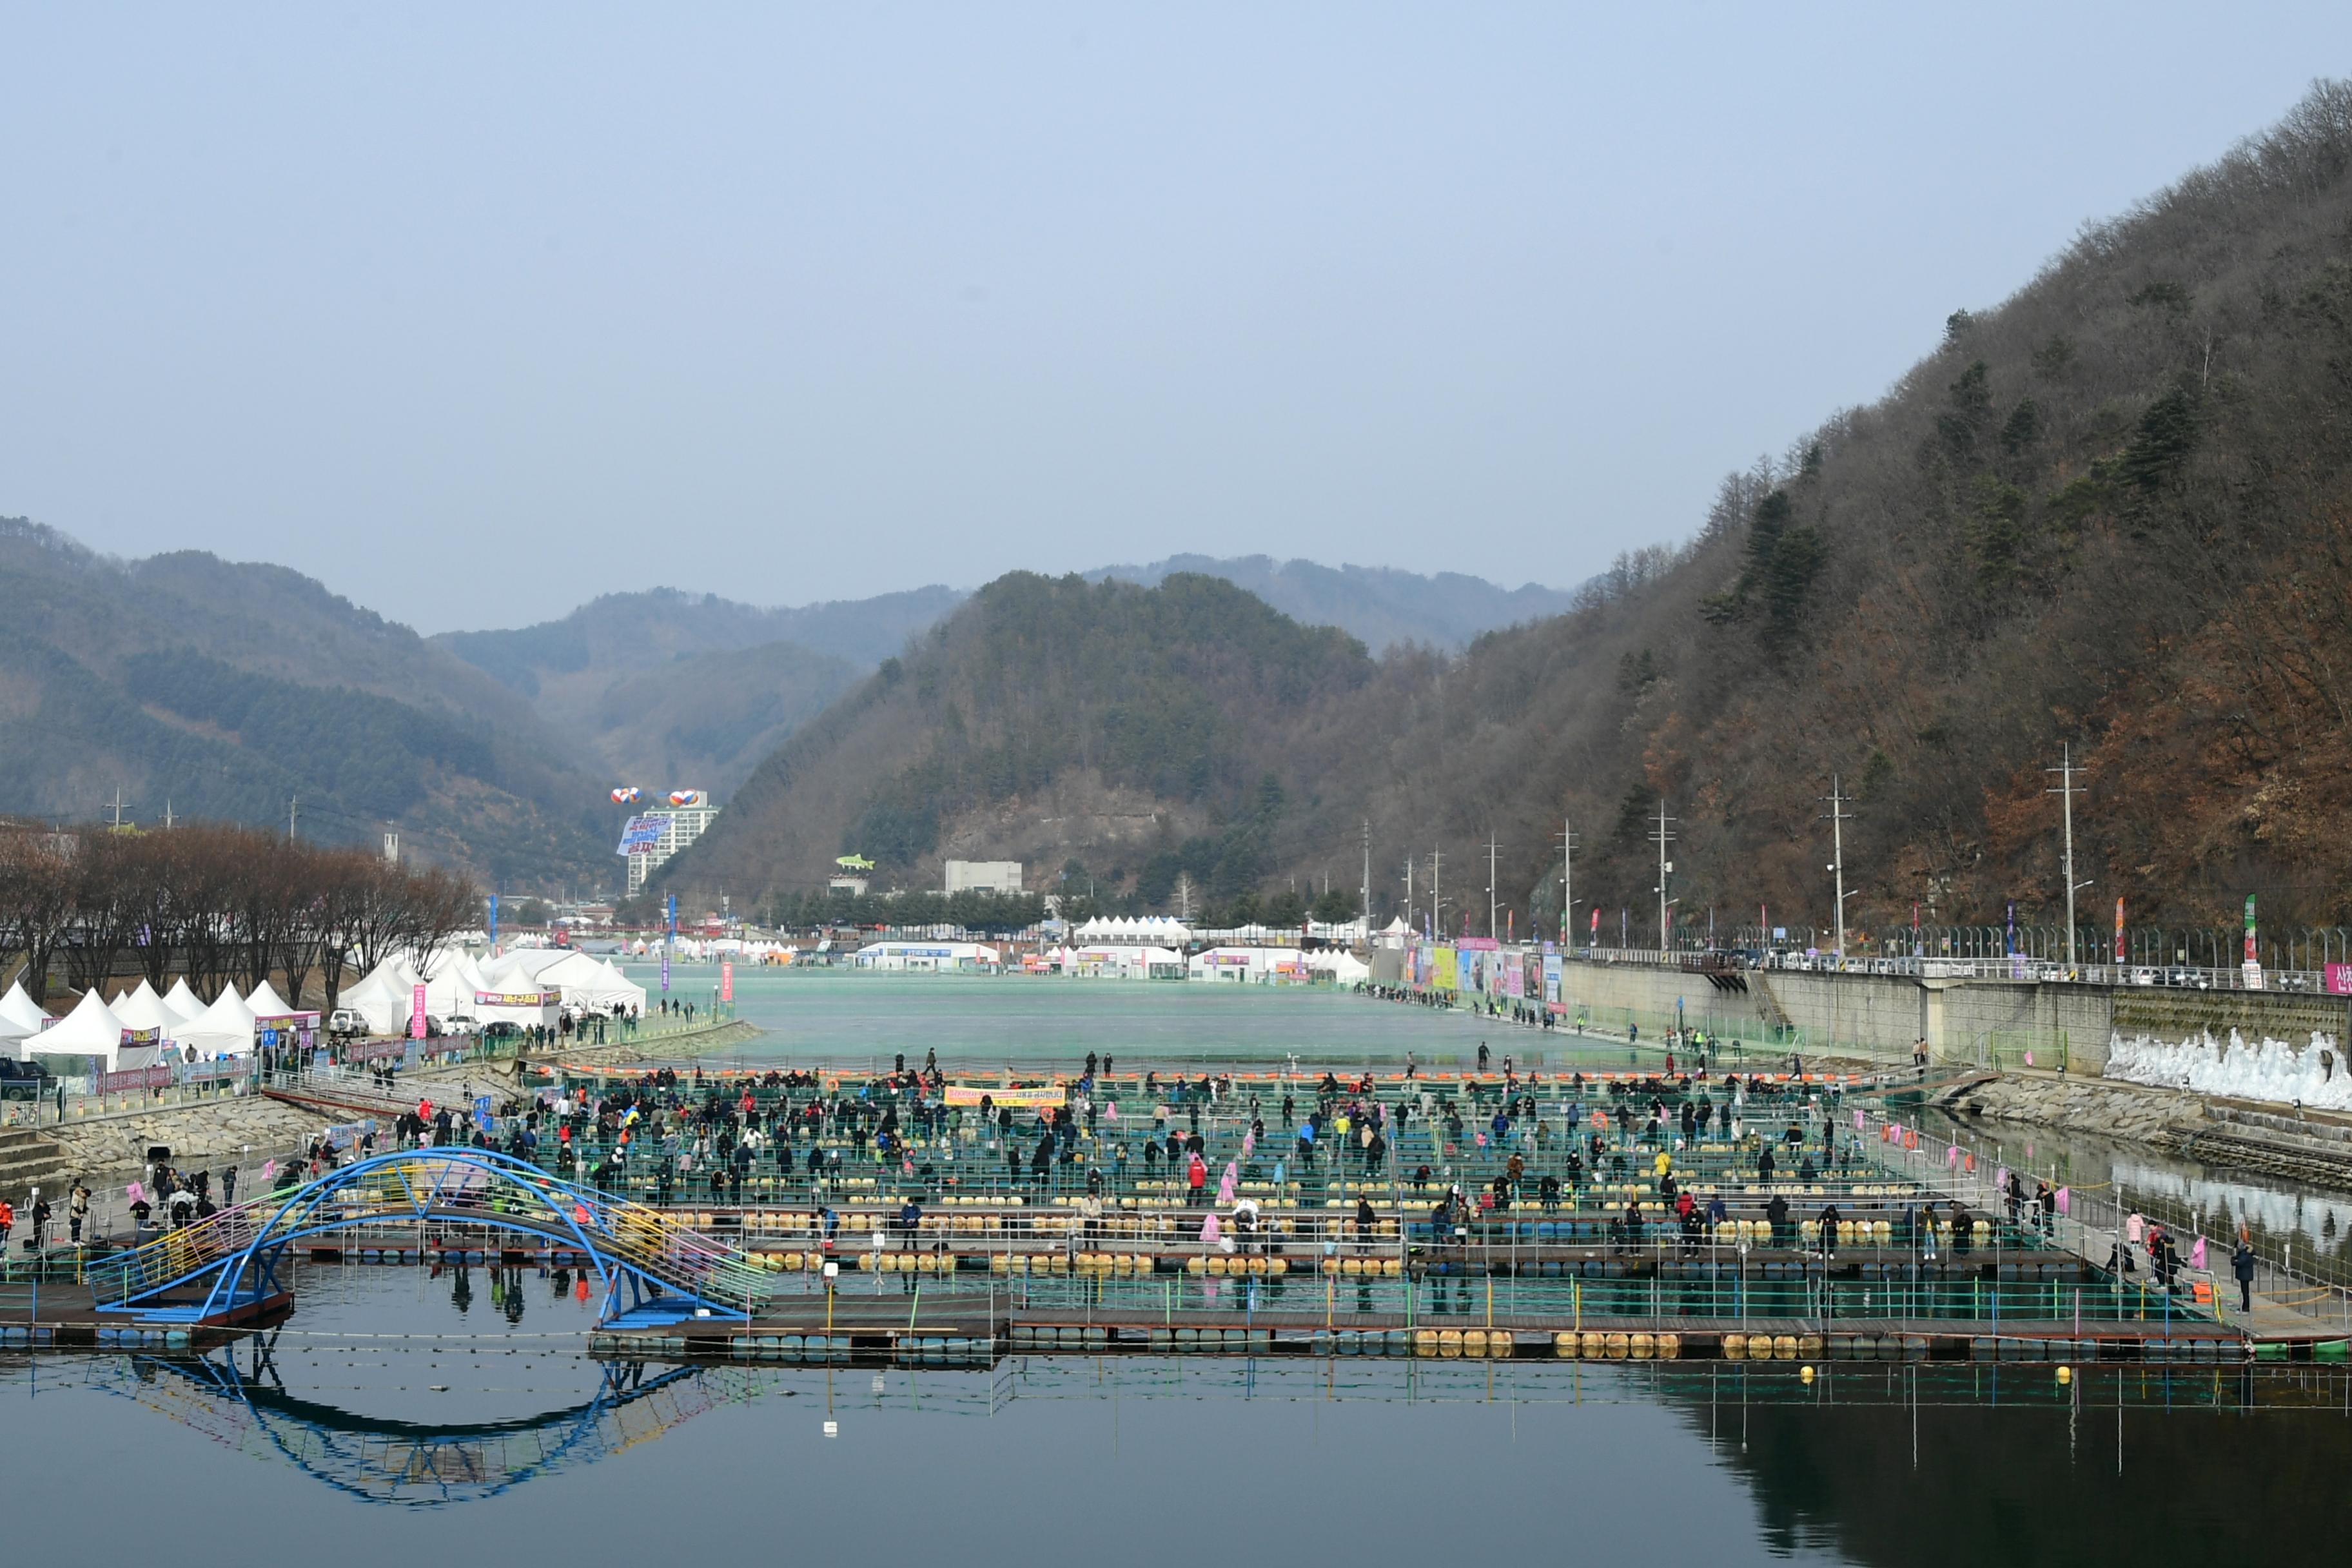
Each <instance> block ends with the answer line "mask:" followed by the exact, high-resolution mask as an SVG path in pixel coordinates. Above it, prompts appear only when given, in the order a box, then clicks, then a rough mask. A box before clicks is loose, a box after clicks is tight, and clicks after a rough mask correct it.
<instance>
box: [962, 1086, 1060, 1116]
mask: <svg viewBox="0 0 2352 1568" xmlns="http://www.w3.org/2000/svg"><path fill="white" fill-rule="evenodd" d="M946 1098H947V1103H948V1104H950V1105H978V1104H979V1103H980V1102H981V1101H982V1100H992V1101H994V1102H995V1103H996V1104H998V1105H1009V1106H1012V1107H1013V1108H1014V1109H1016V1110H1021V1109H1027V1110H1048V1109H1051V1108H1052V1107H1055V1106H1057V1105H1061V1104H1063V1103H1064V1102H1066V1100H1068V1099H1069V1098H1070V1091H1069V1090H1068V1089H1066V1088H1064V1087H1063V1086H1061V1085H1060V1084H1055V1085H1053V1086H1051V1087H1049V1088H1045V1089H989V1088H986V1087H984V1086H981V1085H975V1084H969V1083H951V1084H949V1085H948V1086H947V1089H946Z"/></svg>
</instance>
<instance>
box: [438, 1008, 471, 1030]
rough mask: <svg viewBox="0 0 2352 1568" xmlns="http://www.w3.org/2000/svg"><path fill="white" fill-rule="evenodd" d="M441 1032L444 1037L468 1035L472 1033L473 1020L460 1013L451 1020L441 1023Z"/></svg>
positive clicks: (447, 1019) (444, 1020) (446, 1019)
mask: <svg viewBox="0 0 2352 1568" xmlns="http://www.w3.org/2000/svg"><path fill="white" fill-rule="evenodd" d="M441 1032H442V1033H443V1034H445V1035H470V1034H472V1033H474V1020H473V1019H471V1018H468V1017H467V1016H465V1015H464V1014H462V1013H461V1014H459V1015H457V1016H456V1017H453V1018H445V1019H443V1020H442V1022H441Z"/></svg>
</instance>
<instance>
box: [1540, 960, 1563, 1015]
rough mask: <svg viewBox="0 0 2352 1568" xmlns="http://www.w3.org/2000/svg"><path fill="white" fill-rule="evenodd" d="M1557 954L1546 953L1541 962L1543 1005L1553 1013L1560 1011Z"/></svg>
mask: <svg viewBox="0 0 2352 1568" xmlns="http://www.w3.org/2000/svg"><path fill="white" fill-rule="evenodd" d="M1559 963H1560V961H1559V954H1558V953H1556V952H1547V953H1545V954H1544V961H1543V999H1544V1005H1546V1006H1548V1007H1549V1008H1550V1009H1551V1010H1552V1011H1553V1012H1555V1013H1557V1012H1560V1011H1562V1010H1563V1009H1562V1007H1561V1005H1560V1000H1559V972H1560V971H1559Z"/></svg>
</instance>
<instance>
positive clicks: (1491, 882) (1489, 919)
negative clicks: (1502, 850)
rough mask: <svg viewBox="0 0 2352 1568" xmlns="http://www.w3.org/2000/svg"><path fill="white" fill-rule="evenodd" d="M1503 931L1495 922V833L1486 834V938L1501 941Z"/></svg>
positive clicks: (1491, 831) (1490, 940)
mask: <svg viewBox="0 0 2352 1568" xmlns="http://www.w3.org/2000/svg"><path fill="white" fill-rule="evenodd" d="M1502 937H1503V933H1502V931H1500V930H1499V929H1498V928H1497V927H1496V923H1495V835H1494V832H1493V830H1492V829H1489V830H1488V831H1487V834H1486V940H1487V941H1489V942H1500V941H1501V940H1502Z"/></svg>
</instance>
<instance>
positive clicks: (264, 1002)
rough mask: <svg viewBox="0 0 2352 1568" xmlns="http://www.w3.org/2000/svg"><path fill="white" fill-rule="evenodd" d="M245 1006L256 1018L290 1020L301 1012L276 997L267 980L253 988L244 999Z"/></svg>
mask: <svg viewBox="0 0 2352 1568" xmlns="http://www.w3.org/2000/svg"><path fill="white" fill-rule="evenodd" d="M245 1005H246V1006H247V1007H248V1008H250V1009H251V1010H252V1012H253V1016H255V1017H257V1018H291V1017H293V1016H295V1015H296V1014H298V1013H299V1012H301V1011H302V1009H301V1008H299V1007H296V1006H294V1005H290V1004H289V1003H288V1002H287V1000H286V999H285V998H284V997H282V996H280V995H278V993H277V991H276V990H275V989H274V988H272V987H271V985H270V984H269V982H268V981H267V980H265V981H263V982H262V983H261V984H258V985H257V986H255V987H254V988H253V993H252V994H250V995H248V996H247V997H246V999H245Z"/></svg>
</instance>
